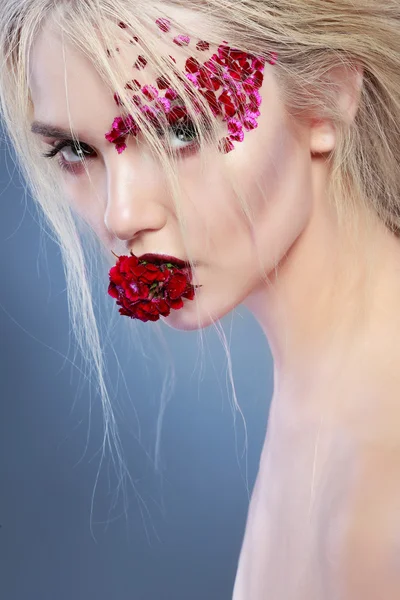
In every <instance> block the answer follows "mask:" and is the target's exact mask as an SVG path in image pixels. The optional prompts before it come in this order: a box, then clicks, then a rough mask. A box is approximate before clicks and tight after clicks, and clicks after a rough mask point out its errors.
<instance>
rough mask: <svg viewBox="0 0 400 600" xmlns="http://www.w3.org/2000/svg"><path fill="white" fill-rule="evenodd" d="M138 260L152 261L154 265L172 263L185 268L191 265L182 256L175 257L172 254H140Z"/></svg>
mask: <svg viewBox="0 0 400 600" xmlns="http://www.w3.org/2000/svg"><path fill="white" fill-rule="evenodd" d="M138 260H140V261H141V260H145V261H146V262H149V263H152V264H153V265H161V264H163V263H171V264H172V265H175V266H177V267H178V268H180V269H184V268H187V267H189V268H190V263H189V262H187V261H184V260H181V259H180V258H175V256H170V255H169V254H152V253H147V254H142V255H141V256H138Z"/></svg>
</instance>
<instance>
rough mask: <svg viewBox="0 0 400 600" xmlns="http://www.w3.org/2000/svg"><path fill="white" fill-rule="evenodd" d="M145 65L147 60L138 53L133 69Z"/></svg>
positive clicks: (142, 67) (141, 67)
mask: <svg viewBox="0 0 400 600" xmlns="http://www.w3.org/2000/svg"><path fill="white" fill-rule="evenodd" d="M146 65H147V60H146V59H145V57H144V56H142V55H141V54H140V55H139V56H138V59H137V61H136V62H135V64H134V65H133V66H134V67H135V69H144V68H145V66H146Z"/></svg>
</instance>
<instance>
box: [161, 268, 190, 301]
mask: <svg viewBox="0 0 400 600" xmlns="http://www.w3.org/2000/svg"><path fill="white" fill-rule="evenodd" d="M186 286H187V278H186V277H185V275H183V274H182V273H174V274H173V275H172V276H171V277H170V278H169V280H168V281H167V283H166V285H165V289H166V292H167V294H168V297H169V298H170V299H171V300H175V299H176V298H178V297H179V296H181V295H182V294H183V293H184V291H185V290H186Z"/></svg>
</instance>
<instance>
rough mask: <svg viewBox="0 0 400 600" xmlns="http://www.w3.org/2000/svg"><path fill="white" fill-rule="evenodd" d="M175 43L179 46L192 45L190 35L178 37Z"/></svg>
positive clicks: (175, 38)
mask: <svg viewBox="0 0 400 600" xmlns="http://www.w3.org/2000/svg"><path fill="white" fill-rule="evenodd" d="M174 42H175V44H177V45H178V46H188V45H189V44H190V37H189V36H188V35H177V36H176V37H174Z"/></svg>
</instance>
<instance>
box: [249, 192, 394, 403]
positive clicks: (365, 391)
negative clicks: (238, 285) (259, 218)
mask: <svg viewBox="0 0 400 600" xmlns="http://www.w3.org/2000/svg"><path fill="white" fill-rule="evenodd" d="M274 273H275V274H274V276H273V277H270V278H269V281H268V284H263V285H262V286H260V287H259V288H258V289H257V290H255V291H254V292H253V293H252V294H251V295H250V296H248V298H247V299H246V301H245V305H246V306H247V307H248V308H249V309H250V310H251V312H252V313H253V314H254V316H255V317H256V319H257V320H258V322H259V323H260V325H261V327H262V329H263V331H264V333H265V335H266V337H267V340H268V343H269V346H270V349H271V353H272V356H273V360H274V373H275V378H274V379H275V381H274V384H275V390H274V398H275V399H277V398H279V399H281V398H282V399H283V398H285V399H286V401H288V402H290V403H294V404H295V405H296V407H297V408H296V410H303V411H304V410H305V411H307V404H308V405H309V407H310V408H311V406H312V404H313V403H315V402H316V403H318V404H319V405H320V404H321V403H323V402H329V398H331V399H332V402H334V403H336V408H335V410H337V411H338V410H339V399H340V398H342V399H343V403H344V399H345V397H348V395H349V394H353V396H354V400H352V402H354V403H356V402H357V401H356V399H355V398H358V399H359V400H358V402H360V403H362V402H363V400H362V399H365V398H366V397H369V396H370V395H371V394H372V391H373V390H375V389H376V390H377V392H378V390H380V395H381V396H382V393H381V392H382V384H384V385H385V390H386V391H387V393H388V394H390V393H391V392H393V393H395V391H396V389H397V391H398V390H399V388H400V376H399V377H397V379H396V375H395V374H396V373H397V372H400V369H399V368H398V367H396V361H399V363H400V343H399V341H398V339H399V335H398V332H399V331H400V240H399V239H398V238H396V237H395V236H394V235H393V234H392V233H390V231H389V230H388V229H387V228H386V227H385V226H384V225H383V224H382V223H381V221H380V220H379V219H378V218H377V217H376V218H375V217H374V218H372V220H371V219H369V220H365V222H364V220H362V219H360V221H359V228H358V231H357V236H353V237H352V236H350V235H349V234H343V233H339V226H338V223H337V221H336V220H335V218H334V216H333V209H331V208H329V207H327V206H326V205H325V204H323V203H320V205H319V206H318V208H317V209H315V210H314V212H313V214H312V218H311V219H310V221H309V223H308V225H307V227H306V228H305V229H304V230H303V232H302V233H301V235H300V236H299V237H298V239H297V240H296V241H295V242H294V244H293V245H292V247H291V248H290V250H289V251H288V253H287V254H286V256H285V258H284V261H281V263H280V265H278V267H277V269H276V270H275V272H274ZM388 386H389V387H388ZM344 392H347V393H344ZM289 399H291V400H289ZM347 402H348V401H347ZM343 410H345V409H344V407H343Z"/></svg>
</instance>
